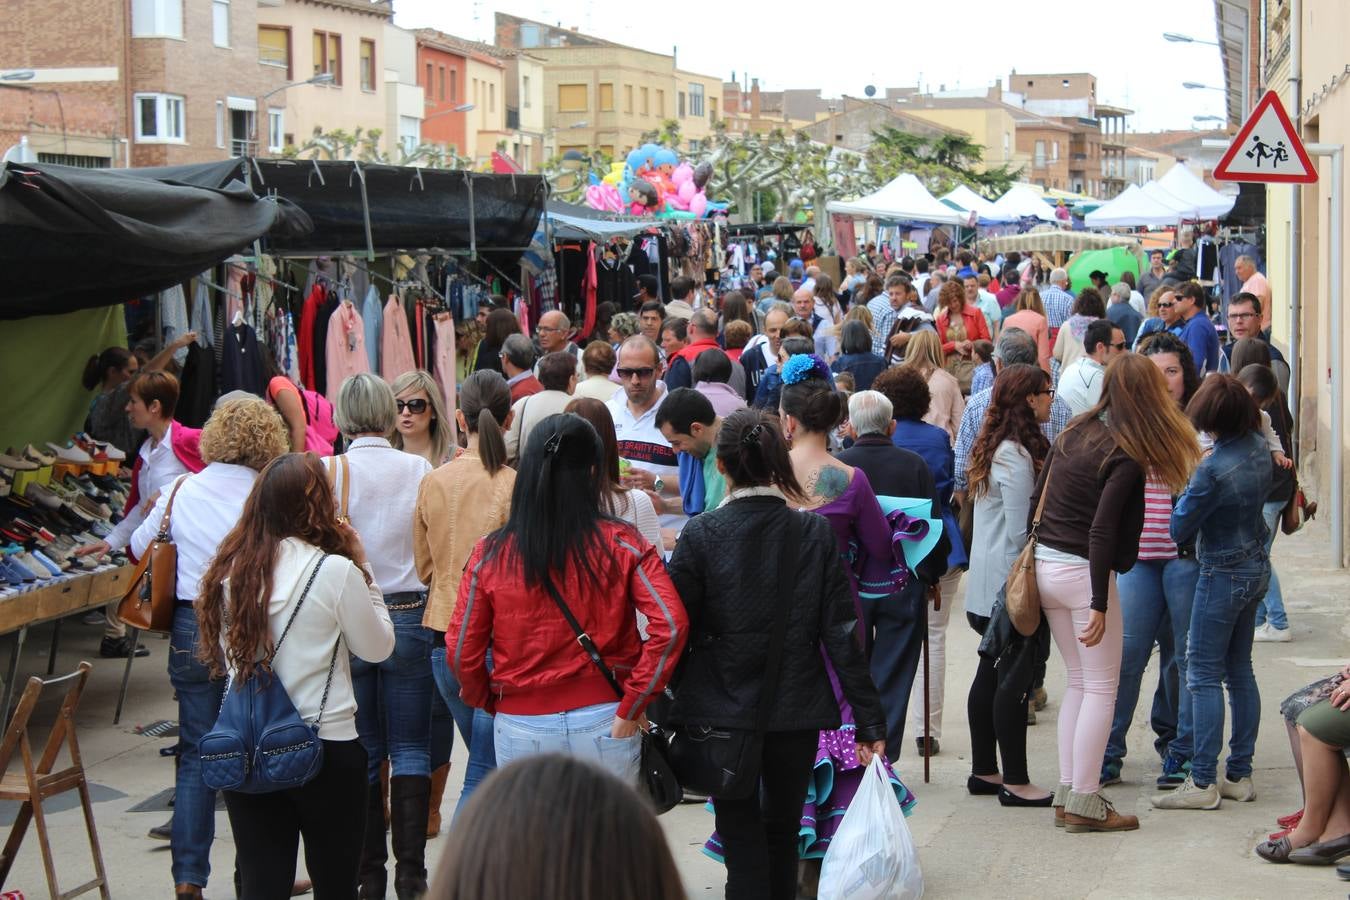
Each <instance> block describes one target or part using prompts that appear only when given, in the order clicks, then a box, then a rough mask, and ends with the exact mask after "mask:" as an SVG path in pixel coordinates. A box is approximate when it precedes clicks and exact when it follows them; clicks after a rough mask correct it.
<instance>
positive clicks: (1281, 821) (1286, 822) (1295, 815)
mask: <svg viewBox="0 0 1350 900" xmlns="http://www.w3.org/2000/svg"><path fill="white" fill-rule="evenodd" d="M1302 821H1303V810H1301V809H1300V810H1299V811H1298V812H1291V813H1290V814H1289V815H1287V816H1280V817H1279V818H1278V819H1276V820H1275V824H1277V825H1283V826H1284V827H1285V828H1297V827H1298V823H1299V822H1302Z"/></svg>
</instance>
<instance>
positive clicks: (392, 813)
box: [389, 775, 431, 900]
mask: <svg viewBox="0 0 1350 900" xmlns="http://www.w3.org/2000/svg"><path fill="white" fill-rule="evenodd" d="M430 798H431V779H430V778H429V777H427V776H426V775H398V776H395V777H393V778H390V779H389V836H390V839H391V843H392V844H393V845H394V896H396V897H398V900H420V898H421V897H422V896H423V895H424V894H426V892H427V867H426V848H427V809H428V807H429V805H430Z"/></svg>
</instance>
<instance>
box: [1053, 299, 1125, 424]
mask: <svg viewBox="0 0 1350 900" xmlns="http://www.w3.org/2000/svg"><path fill="white" fill-rule="evenodd" d="M1083 350H1084V355H1083V356H1081V357H1079V358H1078V359H1076V360H1074V361H1073V362H1072V363H1070V364H1069V365H1068V366H1066V367H1065V369H1064V371H1063V372H1060V373H1059V389H1058V392H1059V399H1061V400H1063V401H1064V402H1065V403H1066V404H1067V405H1068V407H1069V411H1070V412H1071V413H1073V414H1074V415H1075V416H1077V415H1082V414H1083V413H1085V412H1087V411H1088V410H1089V409H1092V407H1094V406H1096V405H1097V401H1098V400H1100V399H1101V397H1102V376H1103V375H1104V374H1105V372H1106V364H1107V363H1109V362H1110V361H1111V360H1112V359H1114V358H1115V357H1116V356H1117V355H1119V354H1120V353H1123V352H1124V350H1125V332H1123V331H1121V330H1120V328H1119V327H1118V326H1117V325H1116V324H1115V323H1114V322H1112V321H1111V320H1110V319H1096V320H1095V321H1092V322H1090V323H1088V327H1087V330H1086V331H1085V332H1083Z"/></svg>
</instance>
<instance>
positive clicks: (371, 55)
mask: <svg viewBox="0 0 1350 900" xmlns="http://www.w3.org/2000/svg"><path fill="white" fill-rule="evenodd" d="M361 90H363V91H373V90H375V42H374V41H371V40H367V39H365V38H362V39H361Z"/></svg>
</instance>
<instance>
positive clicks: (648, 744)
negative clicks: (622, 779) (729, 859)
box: [544, 579, 684, 815]
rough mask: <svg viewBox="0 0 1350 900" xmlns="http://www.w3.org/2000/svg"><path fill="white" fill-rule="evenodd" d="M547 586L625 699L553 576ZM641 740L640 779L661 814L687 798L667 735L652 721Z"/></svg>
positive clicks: (593, 658)
mask: <svg viewBox="0 0 1350 900" xmlns="http://www.w3.org/2000/svg"><path fill="white" fill-rule="evenodd" d="M544 587H545V589H547V590H548V595H549V596H550V597H552V598H553V602H554V603H556V604H557V605H558V609H559V611H561V612H562V614H563V618H564V619H566V620H567V624H568V625H570V626H571V628H572V633H573V634H575V635H576V638H577V643H578V644H580V645H581V649H582V650H584V651H586V655H587V656H588V657H590V660H591V662H592V663H593V664H594V665H595V667H596V668H597V669H599V670H600V672H601V674H603V675H604V676H605V680H606V681H608V682H609V686H610V689H611V690H613V691H614V695H615V696H616V697H618V698H619V699H620V700H622V699H623V687H622V686H621V685H620V684H619V679H618V678H616V677H614V671H613V670H612V669H610V667H609V666H607V665H605V660H604V659H603V658H602V657H601V656H600V649H599V648H598V647H596V646H595V641H593V640H591V636H590V635H589V634H587V633H586V631H585V629H583V628H582V627H581V623H580V622H578V621H577V617H576V616H574V615H572V610H571V608H570V607H568V605H567V601H566V600H564V599H563V598H562V594H560V593H558V589H557V588H555V587H554V586H553V582H552V580H550V579H545V580H544ZM638 733H639V735H641V740H642V752H641V757H640V759H639V761H638V767H639V768H640V770H641V771H640V772H639V773H638V779H639V781H640V782H641V784H640V787H641V788H642V789H643V790H644V791H645V792H646V794H647V796H648V797H650V798H651V801H652V804H653V805H654V806H655V807H656V814H657V815H660V814H661V813H664V812H669V811H670V810H671V809H673V808H674V807H675V806H676V805H678V804H679V802H680V801H681V800H682V799H684V791H682V790H681V789H680V782H679V781H677V780H676V778H675V773H674V771H672V770H671V768H670V762H669V761H668V760H667V759H666V753H667V742H666V737H665V735H664V734H663V733H662V732H661V731H660V730H659V729H658V728H657V726H655V725H653V726H652V728H651V730H650V731H639V732H638Z"/></svg>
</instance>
